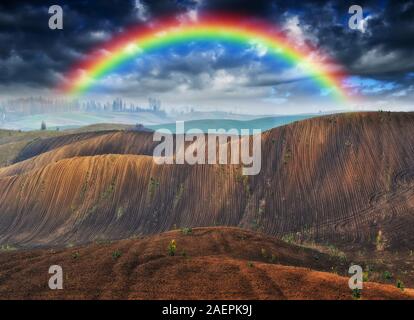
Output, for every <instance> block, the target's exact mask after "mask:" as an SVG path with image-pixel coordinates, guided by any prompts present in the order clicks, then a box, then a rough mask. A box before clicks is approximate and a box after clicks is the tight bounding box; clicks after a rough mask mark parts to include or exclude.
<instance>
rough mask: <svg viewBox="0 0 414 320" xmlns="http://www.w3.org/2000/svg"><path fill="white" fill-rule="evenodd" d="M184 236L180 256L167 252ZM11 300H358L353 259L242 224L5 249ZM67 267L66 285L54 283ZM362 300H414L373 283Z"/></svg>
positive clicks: (1, 289)
mask: <svg viewBox="0 0 414 320" xmlns="http://www.w3.org/2000/svg"><path fill="white" fill-rule="evenodd" d="M172 240H175V241H176V252H175V255H174V256H171V255H170V254H169V251H168V250H167V248H168V245H169V243H170V242H171V241H172ZM0 263H1V265H2V268H1V270H0V277H1V279H2V281H1V283H0V296H1V297H2V298H3V299H272V300H279V299H352V298H353V296H352V291H351V290H350V289H349V287H348V278H346V277H342V276H340V275H337V274H332V273H327V272H325V271H331V270H332V269H334V267H335V269H338V270H341V272H346V269H347V265H346V262H345V261H343V260H340V259H338V258H336V257H333V256H330V255H327V254H323V253H319V252H317V251H314V250H310V249H306V248H302V247H297V246H294V245H289V244H286V243H284V242H282V241H279V240H277V239H275V238H272V237H268V236H264V235H262V234H258V233H254V232H250V231H246V230H240V229H236V228H197V229H193V230H187V229H186V230H182V231H180V230H176V231H170V232H167V233H163V234H159V235H155V236H150V237H137V238H133V239H127V240H122V241H116V242H108V241H96V242H95V243H93V244H90V245H87V246H82V247H73V248H67V249H54V250H50V249H43V250H32V251H15V252H3V253H0ZM52 264H57V265H60V266H61V267H62V269H63V279H64V280H63V286H64V290H57V291H52V290H49V289H48V287H47V281H48V274H47V270H48V269H49V267H50V265H52ZM361 298H362V299H413V298H414V292H413V290H410V289H405V290H404V291H401V290H399V289H397V288H396V287H395V286H390V285H384V284H378V283H372V282H366V283H364V288H363V290H362V296H361Z"/></svg>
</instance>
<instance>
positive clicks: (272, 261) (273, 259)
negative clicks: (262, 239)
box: [270, 254, 276, 263]
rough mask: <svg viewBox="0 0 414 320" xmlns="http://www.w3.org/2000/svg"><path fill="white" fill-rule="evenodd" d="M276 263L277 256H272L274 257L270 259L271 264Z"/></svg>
mask: <svg viewBox="0 0 414 320" xmlns="http://www.w3.org/2000/svg"><path fill="white" fill-rule="evenodd" d="M275 262H276V256H275V255H274V254H272V256H271V257H270V263H275Z"/></svg>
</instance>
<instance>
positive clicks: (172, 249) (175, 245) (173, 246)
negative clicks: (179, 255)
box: [168, 240, 177, 257]
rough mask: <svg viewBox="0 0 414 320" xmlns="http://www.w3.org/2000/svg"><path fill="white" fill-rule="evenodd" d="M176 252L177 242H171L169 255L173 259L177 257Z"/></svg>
mask: <svg viewBox="0 0 414 320" xmlns="http://www.w3.org/2000/svg"><path fill="white" fill-rule="evenodd" d="M175 251H177V243H176V242H175V240H171V241H170V244H169V245H168V255H170V256H171V257H173V256H175Z"/></svg>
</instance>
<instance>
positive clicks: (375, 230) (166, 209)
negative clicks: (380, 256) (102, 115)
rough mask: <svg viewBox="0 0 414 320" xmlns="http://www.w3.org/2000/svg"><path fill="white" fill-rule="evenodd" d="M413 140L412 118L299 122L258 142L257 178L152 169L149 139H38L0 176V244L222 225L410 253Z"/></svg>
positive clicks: (355, 116)
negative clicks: (259, 166)
mask: <svg viewBox="0 0 414 320" xmlns="http://www.w3.org/2000/svg"><path fill="white" fill-rule="evenodd" d="M413 137H414V113H384V112H380V113H350V114H341V115H335V116H325V117H320V118H313V119H309V120H305V121H300V122H297V123H293V124H291V125H288V126H284V127H280V128H276V129H273V130H270V131H268V132H266V133H264V134H263V139H262V150H263V152H262V155H263V161H262V170H261V172H260V174H259V175H257V176H252V177H245V176H242V175H241V167H240V166H234V165H197V166H189V165H163V166H159V165H156V164H154V162H153V161H152V158H151V154H152V150H153V148H154V146H155V145H156V144H157V143H154V142H152V134H150V133H143V132H131V131H110V132H106V133H96V134H93V133H87V134H77V135H71V136H69V137H66V138H62V137H61V138H52V139H45V140H42V141H39V142H36V143H34V144H31V145H28V146H27V147H26V148H25V149H24V150H23V151H22V153H21V157H22V159H25V158H27V157H30V156H32V158H30V159H27V160H25V161H22V162H18V163H16V164H14V165H12V166H9V167H6V168H2V169H0V235H1V236H0V244H9V245H13V246H35V245H62V244H67V243H69V242H73V243H78V244H80V243H85V242H88V241H93V240H94V239H95V238H96V237H103V238H106V239H120V238H127V237H130V236H133V235H136V234H140V235H142V234H156V233H159V232H163V231H167V230H170V229H171V228H173V227H174V225H176V226H179V227H180V226H192V227H197V226H215V225H225V226H240V227H243V228H247V229H252V230H258V231H262V232H264V233H266V234H269V235H276V236H284V237H287V238H289V239H291V240H293V241H299V242H301V241H310V242H318V243H322V244H335V245H344V244H345V245H350V244H352V245H354V244H355V245H360V247H362V248H368V249H370V250H373V249H376V247H378V246H380V247H383V248H390V249H393V250H394V249H398V250H399V249H401V248H405V249H407V250H408V249H413V247H412V244H413V243H414V233H413V232H412V230H413V228H414V219H413V217H414V138H413ZM60 139H62V140H60ZM110 154H117V155H110ZM379 234H381V237H378V236H379Z"/></svg>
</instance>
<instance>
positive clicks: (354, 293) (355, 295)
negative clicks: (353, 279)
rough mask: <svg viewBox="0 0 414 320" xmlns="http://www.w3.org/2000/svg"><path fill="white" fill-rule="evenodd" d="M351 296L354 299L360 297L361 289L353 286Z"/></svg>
mask: <svg viewBox="0 0 414 320" xmlns="http://www.w3.org/2000/svg"><path fill="white" fill-rule="evenodd" d="M352 298H353V299H355V300H359V299H361V289H358V288H355V289H353V290H352Z"/></svg>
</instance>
